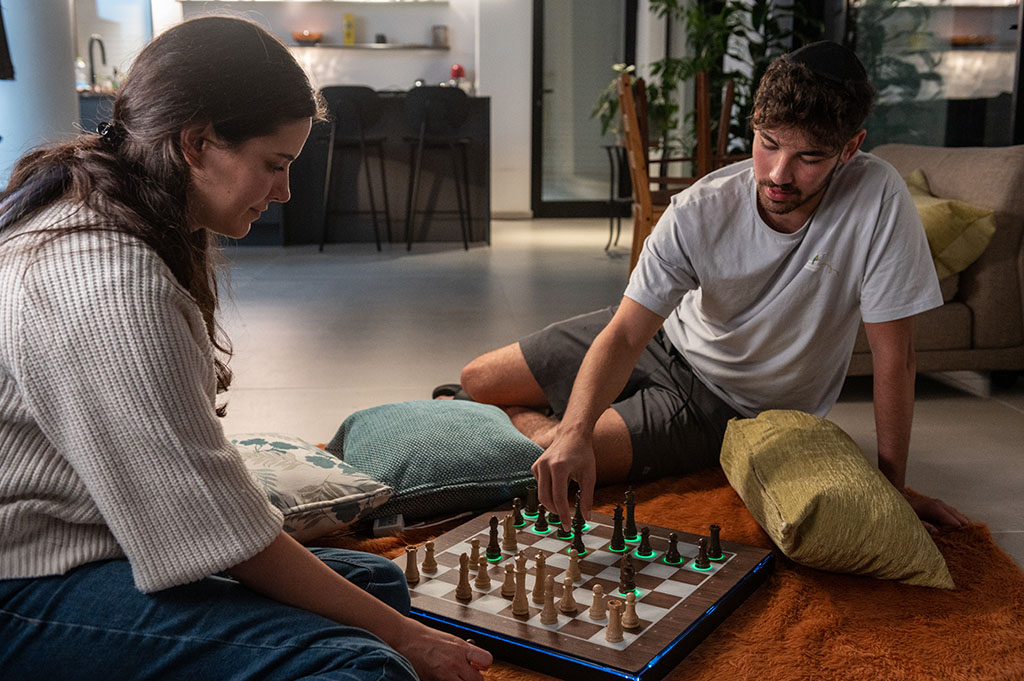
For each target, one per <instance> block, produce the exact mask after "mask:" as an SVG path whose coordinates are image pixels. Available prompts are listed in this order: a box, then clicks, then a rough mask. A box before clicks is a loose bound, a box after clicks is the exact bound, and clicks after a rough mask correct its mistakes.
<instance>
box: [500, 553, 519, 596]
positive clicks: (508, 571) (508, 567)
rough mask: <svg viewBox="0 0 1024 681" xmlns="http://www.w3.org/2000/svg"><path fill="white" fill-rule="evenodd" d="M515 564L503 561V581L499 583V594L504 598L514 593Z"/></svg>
mask: <svg viewBox="0 0 1024 681" xmlns="http://www.w3.org/2000/svg"><path fill="white" fill-rule="evenodd" d="M514 570H515V566H514V565H512V563H511V562H509V563H505V581H504V582H503V583H502V585H501V595H502V596H504V597H505V598H512V597H513V596H515V595H516V575H515V572H514Z"/></svg>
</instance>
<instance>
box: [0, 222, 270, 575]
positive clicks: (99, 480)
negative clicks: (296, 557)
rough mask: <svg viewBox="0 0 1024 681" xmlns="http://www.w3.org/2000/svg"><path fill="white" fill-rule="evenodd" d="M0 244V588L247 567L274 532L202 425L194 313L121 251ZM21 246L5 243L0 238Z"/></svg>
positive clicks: (241, 471)
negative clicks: (5, 581)
mask: <svg viewBox="0 0 1024 681" xmlns="http://www.w3.org/2000/svg"><path fill="white" fill-rule="evenodd" d="M87 220H88V221H90V222H92V223H94V224H95V222H97V218H96V216H95V215H93V214H92V213H91V212H90V211H88V210H87V209H85V208H76V207H74V206H72V205H69V204H66V203H64V204H57V205H55V206H53V207H51V208H49V209H47V210H46V211H45V212H44V213H42V214H40V215H38V216H37V217H35V218H33V219H32V220H30V221H26V224H23V225H21V226H19V227H18V228H17V229H16V230H15V231H14V232H8V233H5V234H3V235H0V240H3V241H4V242H3V244H2V245H0V578H13V577H37V576H43V575H57V574H63V573H64V572H66V571H68V570H70V569H71V568H73V567H75V566H78V565H82V564H84V563H89V562H91V561H97V560H103V559H108V558H118V557H123V556H127V558H128V560H129V561H130V563H131V566H132V573H133V575H134V578H135V583H136V586H137V587H138V588H139V589H140V590H142V591H146V592H149V591H157V590H159V589H164V588H167V587H170V586H174V585H177V584H183V583H187V582H191V581H194V580H197V579H200V578H202V577H204V576H207V575H211V574H214V573H216V572H219V571H221V570H224V569H226V568H228V567H231V566H232V565H236V564H238V563H239V562H241V561H243V560H245V559H247V558H250V557H252V556H253V555H255V554H256V553H258V552H259V551H260V550H262V549H263V548H265V547H266V546H267V545H268V544H269V543H270V542H271V541H272V540H273V539H274V537H275V536H276V535H277V534H278V532H279V531H280V530H281V525H282V518H281V514H280V512H278V511H277V509H275V508H274V507H273V506H271V505H270V503H269V502H268V501H267V498H266V496H265V495H264V494H263V493H262V492H261V491H260V490H259V489H258V488H257V487H256V485H255V484H254V483H253V481H252V480H251V478H250V477H249V475H248V474H247V472H246V470H245V468H244V466H243V465H242V462H241V459H240V457H239V455H238V452H237V451H235V449H234V448H233V447H232V445H231V444H230V443H229V442H228V441H227V440H226V439H225V437H224V433H223V431H222V429H221V426H220V424H219V422H218V420H217V417H216V414H215V413H214V399H215V392H216V378H215V372H214V364H213V351H212V347H211V344H210V341H209V339H208V337H207V333H206V328H205V324H204V322H203V319H202V315H201V313H200V311H199V308H198V307H197V306H196V304H195V303H194V302H193V301H192V299H191V297H190V296H189V295H188V293H187V292H186V291H185V290H184V289H183V288H182V287H181V286H179V285H178V284H177V282H176V281H175V279H174V276H173V275H172V274H171V272H170V270H169V269H168V268H167V266H166V265H165V264H164V263H163V261H162V260H161V259H160V258H159V256H157V254H156V253H155V252H154V251H153V250H152V249H150V248H149V247H147V246H146V245H144V244H142V243H141V242H139V241H138V240H135V239H133V238H131V237H127V236H121V235H114V234H110V233H96V232H91V233H79V234H75V235H71V236H66V237H61V238H59V239H57V240H55V241H51V242H50V243H48V244H45V245H43V246H40V245H39V242H40V240H39V238H38V237H39V234H38V232H37V230H38V229H40V228H44V227H47V226H54V225H57V224H58V223H60V224H61V225H63V224H73V223H77V222H83V221H87ZM14 233H26V234H28V236H25V237H18V238H14V239H10V240H7V237H8V236H9V235H10V234H14Z"/></svg>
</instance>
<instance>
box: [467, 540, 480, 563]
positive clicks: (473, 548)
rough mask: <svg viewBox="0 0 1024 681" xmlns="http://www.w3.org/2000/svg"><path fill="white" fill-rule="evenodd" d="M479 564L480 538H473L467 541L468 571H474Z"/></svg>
mask: <svg viewBox="0 0 1024 681" xmlns="http://www.w3.org/2000/svg"><path fill="white" fill-rule="evenodd" d="M479 563H480V538H479V537H473V538H472V539H470V540H469V569H470V570H474V571H475V570H476V566H477V565H478V564H479Z"/></svg>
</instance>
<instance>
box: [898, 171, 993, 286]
mask: <svg viewBox="0 0 1024 681" xmlns="http://www.w3.org/2000/svg"><path fill="white" fill-rule="evenodd" d="M905 180H906V183H907V188H908V189H909V190H910V196H911V198H912V199H913V200H914V207H915V208H917V213H918V215H920V216H921V222H922V224H924V231H925V234H926V235H927V236H928V247H929V248H930V249H931V252H932V261H933V262H934V263H935V272H936V274H938V275H939V280H940V281H941V280H943V279H945V278H946V277H949V276H951V275H954V274H956V273H957V272H960V271H962V270H964V269H966V268H967V267H968V266H969V265H970V264H971V263H973V262H974V261H975V260H977V259H978V257H979V256H981V254H982V252H983V251H984V250H985V247H986V246H988V242H989V241H991V240H992V235H993V234H995V232H996V222H995V218H994V217H993V216H992V211H990V210H987V209H984V208H978V207H977V206H972V205H971V204H969V203H964V202H963V201H954V200H952V199H943V198H939V197H937V196H932V192H931V188H930V187H929V186H928V179H927V178H926V177H925V176H924V172H922V171H921V170H915V171H914V172H912V173H911V174H910V175H908V176H907V177H906V178H905Z"/></svg>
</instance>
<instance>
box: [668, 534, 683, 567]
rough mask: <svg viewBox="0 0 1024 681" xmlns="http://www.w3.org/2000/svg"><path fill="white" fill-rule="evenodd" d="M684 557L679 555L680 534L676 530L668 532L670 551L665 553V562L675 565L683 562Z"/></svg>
mask: <svg viewBox="0 0 1024 681" xmlns="http://www.w3.org/2000/svg"><path fill="white" fill-rule="evenodd" d="M682 560H683V557H682V556H680V555H679V535H677V534H676V533H675V532H669V534H668V552H667V553H666V554H665V562H666V563H672V564H673V565H675V564H678V563H680V562H682Z"/></svg>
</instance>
